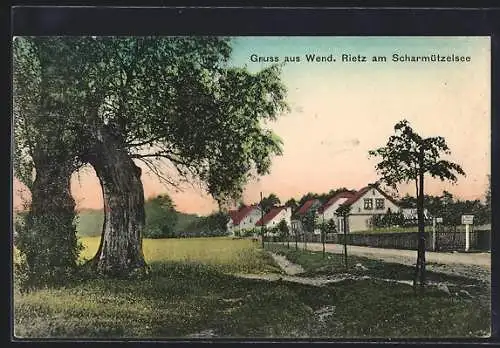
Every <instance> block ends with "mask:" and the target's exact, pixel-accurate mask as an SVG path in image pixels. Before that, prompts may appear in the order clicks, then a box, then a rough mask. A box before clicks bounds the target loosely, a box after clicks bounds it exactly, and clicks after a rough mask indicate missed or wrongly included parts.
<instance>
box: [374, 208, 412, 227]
mask: <svg viewBox="0 0 500 348" xmlns="http://www.w3.org/2000/svg"><path fill="white" fill-rule="evenodd" d="M372 226H373V227H374V228H384V227H399V226H406V224H405V219H404V216H403V214H402V213H400V212H394V213H393V212H392V211H391V210H390V209H388V210H387V212H386V213H385V214H380V215H374V216H373V217H372Z"/></svg>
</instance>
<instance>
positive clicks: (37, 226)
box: [13, 38, 80, 287]
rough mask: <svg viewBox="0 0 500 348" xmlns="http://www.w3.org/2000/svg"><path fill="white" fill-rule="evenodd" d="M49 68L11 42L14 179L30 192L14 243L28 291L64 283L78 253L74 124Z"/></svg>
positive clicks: (44, 59) (29, 48)
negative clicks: (72, 181)
mask: <svg viewBox="0 0 500 348" xmlns="http://www.w3.org/2000/svg"><path fill="white" fill-rule="evenodd" d="M59 48H60V47H59V46H55V47H54V49H55V50H57V49H59ZM53 67H54V64H53V61H52V60H51V59H50V57H49V56H48V55H46V54H44V52H43V50H37V49H36V47H34V46H33V45H31V44H30V43H29V42H27V41H26V40H23V39H20V38H16V39H15V40H14V42H13V97H14V98H13V111H14V112H13V114H14V117H13V118H14V152H13V160H14V175H15V176H16V178H18V179H19V180H20V181H21V182H22V183H23V184H24V185H25V186H26V187H27V188H28V190H29V191H30V193H31V204H29V205H28V208H29V209H28V211H27V212H26V213H25V214H23V219H22V220H21V221H20V222H19V223H18V224H17V226H16V232H17V238H16V241H15V242H16V247H17V248H18V250H20V252H21V254H22V255H23V258H22V264H21V267H22V268H23V271H24V272H25V273H26V275H27V277H26V284H25V285H27V286H28V287H30V286H35V285H38V284H39V283H43V282H46V283H47V282H63V281H64V280H65V279H66V276H68V275H71V274H72V273H73V272H74V271H75V269H76V266H77V259H78V254H79V251H80V246H79V243H78V241H77V238H76V225H75V218H76V213H75V201H74V199H73V197H72V195H71V190H70V178H71V174H72V173H73V172H74V170H75V169H76V168H77V167H78V166H79V165H80V164H79V163H78V161H77V159H76V158H75V156H74V152H75V147H74V142H72V141H70V140H71V139H72V132H73V130H74V124H73V122H71V120H66V118H65V109H64V105H63V103H61V98H60V90H59V88H58V85H59V81H60V76H59V75H58V74H57V73H56V72H55V70H54V69H53ZM63 120H64V122H63Z"/></svg>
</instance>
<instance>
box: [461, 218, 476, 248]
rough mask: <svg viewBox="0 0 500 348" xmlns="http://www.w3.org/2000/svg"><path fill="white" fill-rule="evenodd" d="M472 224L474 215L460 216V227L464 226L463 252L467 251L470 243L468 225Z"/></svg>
mask: <svg viewBox="0 0 500 348" xmlns="http://www.w3.org/2000/svg"><path fill="white" fill-rule="evenodd" d="M473 222H474V215H462V225H465V251H469V247H470V241H469V239H470V238H469V233H470V231H469V229H470V225H472V223H473Z"/></svg>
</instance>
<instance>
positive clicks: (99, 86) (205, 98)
mask: <svg viewBox="0 0 500 348" xmlns="http://www.w3.org/2000/svg"><path fill="white" fill-rule="evenodd" d="M26 40H28V41H30V43H31V44H33V45H34V46H35V48H36V50H44V52H46V54H49V55H51V56H52V62H53V66H52V70H53V71H55V72H56V73H58V74H59V75H60V76H61V78H59V79H58V81H60V82H61V83H60V87H61V88H60V90H61V91H62V92H61V100H62V102H63V104H64V105H65V111H66V113H65V117H67V119H68V120H69V123H70V124H71V123H74V124H75V125H76V126H77V127H76V129H75V130H74V131H73V132H70V134H72V136H73V139H79V141H77V144H78V146H79V148H78V151H75V152H76V153H77V154H78V158H79V159H81V161H82V162H83V163H90V164H91V165H92V166H93V167H94V169H95V171H96V173H97V175H98V177H99V180H100V183H101V186H102V188H103V196H104V202H105V203H104V204H105V223H104V226H103V234H102V238H101V244H100V247H99V249H98V252H97V254H96V256H95V258H94V259H93V261H92V264H93V265H94V266H95V267H96V268H97V269H98V270H99V271H102V272H104V273H109V274H126V273H129V272H130V271H131V270H134V269H137V268H144V266H145V263H144V257H143V255H142V243H141V233H142V230H143V228H144V218H145V217H144V197H143V189H142V183H141V180H140V177H141V170H140V168H139V167H138V165H137V163H136V161H142V162H143V164H144V165H146V166H147V167H148V168H149V169H150V170H152V171H153V172H154V173H156V174H157V175H158V176H160V177H161V179H162V180H163V181H165V182H167V183H170V184H172V185H178V183H179V181H177V182H176V181H175V180H173V177H174V176H177V177H179V178H181V179H180V180H181V181H187V182H198V183H199V184H200V185H201V186H202V187H203V188H204V189H205V190H206V191H207V192H208V193H209V194H211V195H212V196H213V197H214V198H215V199H216V200H217V201H218V202H219V205H221V203H222V202H224V201H226V200H229V199H235V198H237V197H239V196H241V193H242V188H243V186H244V185H245V183H246V182H248V180H249V179H250V178H252V177H255V176H258V175H263V174H266V173H268V172H269V168H270V164H271V158H272V157H273V156H274V155H279V154H281V140H280V139H279V138H278V137H277V136H276V135H275V134H274V133H272V132H271V131H270V130H268V129H266V128H265V127H264V126H263V121H266V120H271V121H272V120H275V119H276V118H277V117H278V116H279V115H280V114H281V113H283V112H285V111H286V110H288V107H287V105H286V103H285V101H284V98H285V93H286V90H285V88H284V86H283V85H282V83H281V81H280V77H279V76H280V70H279V68H278V67H276V66H273V67H270V68H266V69H264V70H262V71H260V72H258V73H255V74H251V73H249V72H248V71H247V70H245V69H242V68H237V67H231V66H228V65H227V60H228V58H229V56H230V53H231V47H230V43H229V41H228V40H226V39H219V38H209V37H197V38H186V37H184V38H175V37H165V38H147V37H145V38H114V37H106V38H37V39H36V40H30V39H26ZM55 46H57V47H61V49H59V50H54V49H53V47H55ZM165 167H167V168H172V170H173V173H172V172H171V171H170V172H168V169H167V170H164V168H165ZM117 241H121V242H117Z"/></svg>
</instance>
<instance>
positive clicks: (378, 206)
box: [338, 184, 400, 232]
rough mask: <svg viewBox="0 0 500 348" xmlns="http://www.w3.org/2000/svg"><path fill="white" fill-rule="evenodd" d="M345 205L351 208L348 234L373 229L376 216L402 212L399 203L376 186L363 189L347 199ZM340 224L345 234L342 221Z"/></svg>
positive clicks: (340, 230) (340, 229)
mask: <svg viewBox="0 0 500 348" xmlns="http://www.w3.org/2000/svg"><path fill="white" fill-rule="evenodd" d="M344 204H345V205H348V206H350V207H351V212H350V214H349V219H348V232H355V231H365V230H368V229H370V228H371V227H372V226H371V219H372V217H373V216H374V215H383V214H386V213H387V212H388V211H389V210H390V211H391V212H393V213H396V212H399V211H400V208H399V206H398V204H397V202H396V201H395V200H394V199H393V198H392V197H391V196H389V195H388V194H387V193H385V192H384V191H382V190H381V189H380V188H379V187H378V185H375V184H373V185H372V184H370V185H368V186H366V187H363V188H362V189H361V190H359V191H358V192H356V193H355V194H354V195H353V196H352V197H351V198H349V199H347V200H346V201H345V202H344ZM338 223H339V227H340V228H339V232H343V230H342V224H341V219H339V221H338Z"/></svg>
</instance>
